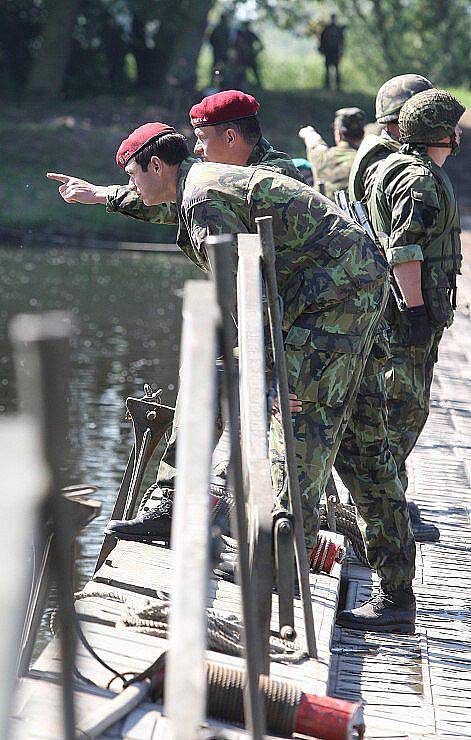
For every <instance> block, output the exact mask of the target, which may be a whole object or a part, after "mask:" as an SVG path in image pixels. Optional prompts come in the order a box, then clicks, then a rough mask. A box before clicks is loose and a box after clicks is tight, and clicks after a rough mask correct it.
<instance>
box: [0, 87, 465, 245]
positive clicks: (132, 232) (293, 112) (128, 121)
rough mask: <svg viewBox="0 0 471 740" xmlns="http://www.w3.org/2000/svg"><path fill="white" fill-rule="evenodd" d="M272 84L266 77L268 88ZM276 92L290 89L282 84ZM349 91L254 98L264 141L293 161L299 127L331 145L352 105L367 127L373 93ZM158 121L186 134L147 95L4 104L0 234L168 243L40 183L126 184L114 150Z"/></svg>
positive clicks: (298, 151)
mask: <svg viewBox="0 0 471 740" xmlns="http://www.w3.org/2000/svg"><path fill="white" fill-rule="evenodd" d="M272 74H273V73H272ZM272 80H273V77H270V84H271V82H272ZM298 82H299V80H298V78H296V84H298ZM346 84H347V82H346ZM349 84H350V83H349ZM283 85H284V86H285V87H289V85H288V80H287V79H285V78H284V77H283ZM351 86H352V89H348V90H346V91H345V92H342V93H333V92H325V91H323V90H320V89H315V90H312V89H300V88H297V87H294V85H293V89H283V90H273V89H269V90H264V91H258V92H257V93H256V94H257V97H258V98H259V100H260V102H261V104H262V108H261V111H260V118H261V121H262V124H263V129H264V132H265V135H266V136H267V137H268V138H269V139H270V140H271V141H272V142H273V143H274V144H275V145H276V146H277V147H279V148H281V149H284V150H285V151H288V152H290V153H291V154H292V156H303V155H304V149H303V144H302V142H301V140H300V139H299V138H298V136H297V132H298V130H299V127H300V126H301V125H305V124H307V123H312V124H313V125H315V127H316V128H317V129H318V130H319V131H320V132H321V133H322V134H323V135H324V136H325V137H326V138H327V140H328V141H330V140H331V121H332V118H333V114H334V111H335V110H336V109H337V108H339V107H342V106H347V105H348V106H349V105H358V106H360V107H362V108H364V109H365V110H366V111H367V113H368V115H369V117H370V120H373V117H374V92H373V91H371V90H368V89H365V86H364V85H363V88H362V89H358V90H355V89H353V83H351ZM458 94H460V97H461V99H462V100H464V102H466V103H468V104H469V103H470V102H471V100H470V98H471V94H470V93H469V92H465V91H458ZM159 119H160V120H166V121H169V122H172V123H174V125H176V126H177V127H179V128H183V129H185V130H186V131H187V133H188V134H190V133H191V131H190V130H188V122H187V120H186V119H185V118H184V117H182V115H181V112H178V114H177V113H175V112H172V111H169V110H165V109H163V108H161V107H159V105H158V101H156V100H155V99H154V97H153V96H152V95H151V94H150V93H146V94H143V95H139V96H137V95H136V96H127V97H122V98H108V97H102V98H95V99H93V100H87V99H83V100H78V101H70V102H67V101H59V102H57V103H55V104H50V103H48V104H47V105H46V104H45V103H43V102H41V101H37V102H27V101H26V102H25V101H21V103H17V104H15V103H11V102H10V103H3V104H2V120H1V122H0V136H1V140H2V144H3V157H2V174H1V177H0V199H1V201H2V203H3V204H4V207H3V208H2V209H1V212H0V232H1V231H3V233H5V230H9V229H11V230H15V231H22V232H25V233H28V234H29V235H30V236H31V237H32V238H34V236H35V235H36V234H41V235H43V236H44V235H46V236H47V235H48V234H64V235H67V234H72V235H74V236H92V237H94V236H102V237H104V238H108V239H119V240H138V241H168V240H171V238H172V232H169V231H168V230H165V229H164V230H160V229H158V228H157V227H155V226H151V225H148V224H141V223H138V222H135V221H134V220H133V219H128V218H123V217H121V216H119V215H115V214H113V215H109V214H107V213H106V211H105V209H104V208H102V207H98V206H94V207H90V206H89V207H87V206H80V205H73V206H66V205H65V204H64V202H63V201H62V200H61V199H60V198H59V197H58V196H57V193H56V187H55V185H54V184H53V183H51V182H50V181H47V180H46V178H45V172H46V171H48V170H51V171H56V172H65V173H67V174H74V175H77V176H80V177H83V178H85V179H88V180H91V181H93V182H97V183H99V184H108V183H112V182H125V177H123V173H122V172H121V170H119V169H118V168H117V166H116V164H115V162H114V154H115V151H116V148H117V146H118V145H119V143H120V141H121V140H122V138H123V137H124V136H125V135H126V134H127V133H128V132H129V131H130V130H131V129H132V128H134V127H135V126H136V125H139V124H140V123H142V122H144V121H146V120H159ZM468 138H470V137H469V135H468ZM465 139H466V137H465ZM470 148H471V147H470V145H469V144H468V145H467V146H466V141H465V146H464V148H463V151H464V154H463V159H462V160H461V161H460V162H459V167H457V165H458V161H457V162H456V165H455V166H454V167H453V168H452V169H453V170H456V173H457V177H458V180H460V173H461V172H466V171H469V168H468V165H467V164H466V165H465V162H464V159H465V158H466V160H467V159H468V158H471V151H469V150H470ZM453 164H455V163H453ZM470 164H471V163H470ZM458 187H459V190H460V195H461V197H462V198H465V197H466V198H469V197H470V194H469V193H468V192H467V187H466V183H465V182H464V181H463V183H462V184H460V183H458Z"/></svg>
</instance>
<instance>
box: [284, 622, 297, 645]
mask: <svg viewBox="0 0 471 740" xmlns="http://www.w3.org/2000/svg"><path fill="white" fill-rule="evenodd" d="M280 637H281V639H282V640H288V641H289V642H293V640H294V638H295V637H296V632H295V630H294V628H293V627H291V625H290V624H285V625H284V626H283V627H282V628H281V629H280Z"/></svg>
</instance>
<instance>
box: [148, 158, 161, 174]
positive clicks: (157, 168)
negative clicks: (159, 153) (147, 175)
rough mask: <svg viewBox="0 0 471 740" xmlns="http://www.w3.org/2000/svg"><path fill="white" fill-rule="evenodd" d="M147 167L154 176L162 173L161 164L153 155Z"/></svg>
mask: <svg viewBox="0 0 471 740" xmlns="http://www.w3.org/2000/svg"><path fill="white" fill-rule="evenodd" d="M149 167H150V168H151V172H155V174H156V175H159V174H160V173H161V171H162V162H161V160H160V159H159V157H156V156H155V155H154V156H153V157H151V158H150V162H149Z"/></svg>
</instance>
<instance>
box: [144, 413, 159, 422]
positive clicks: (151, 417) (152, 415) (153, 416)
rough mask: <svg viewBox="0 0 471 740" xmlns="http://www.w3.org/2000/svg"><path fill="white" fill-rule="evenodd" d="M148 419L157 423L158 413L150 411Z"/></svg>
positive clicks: (147, 415)
mask: <svg viewBox="0 0 471 740" xmlns="http://www.w3.org/2000/svg"><path fill="white" fill-rule="evenodd" d="M146 419H148V421H155V420H156V419H157V411H148V412H147V414H146Z"/></svg>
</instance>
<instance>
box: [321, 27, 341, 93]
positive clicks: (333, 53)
mask: <svg viewBox="0 0 471 740" xmlns="http://www.w3.org/2000/svg"><path fill="white" fill-rule="evenodd" d="M344 42H345V26H339V25H337V16H336V15H335V13H333V14H332V15H331V16H330V23H328V24H327V25H326V26H325V27H324V28H323V30H322V33H321V38H320V43H319V51H320V53H321V54H322V55H323V56H324V58H325V77H324V88H325V89H326V90H330V70H331V68H332V67H333V69H334V73H335V87H336V88H337V90H340V72H339V64H340V59H341V58H342V54H343V48H344Z"/></svg>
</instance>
